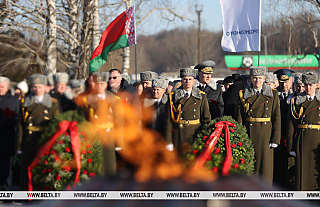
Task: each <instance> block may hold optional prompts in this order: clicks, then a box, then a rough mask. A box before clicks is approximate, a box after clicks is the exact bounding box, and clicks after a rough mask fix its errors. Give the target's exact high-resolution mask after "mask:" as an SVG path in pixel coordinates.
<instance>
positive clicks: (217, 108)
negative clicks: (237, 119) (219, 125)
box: [194, 60, 224, 119]
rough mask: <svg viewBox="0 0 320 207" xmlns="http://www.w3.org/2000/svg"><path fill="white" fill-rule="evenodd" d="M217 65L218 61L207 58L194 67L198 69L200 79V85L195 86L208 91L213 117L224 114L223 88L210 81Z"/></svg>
mask: <svg viewBox="0 0 320 207" xmlns="http://www.w3.org/2000/svg"><path fill="white" fill-rule="evenodd" d="M215 65H216V63H215V62H214V61H212V60H206V61H203V62H202V63H199V64H198V65H196V66H195V67H194V68H195V69H198V81H199V85H195V86H196V87H197V88H199V89H200V90H201V91H203V92H205V93H206V95H207V99H208V102H209V108H210V113H211V118H212V119H214V118H217V117H219V116H221V115H223V110H224V103H223V98H222V90H221V88H220V87H218V86H217V85H216V84H215V83H210V81H211V75H212V73H213V68H214V67H215Z"/></svg>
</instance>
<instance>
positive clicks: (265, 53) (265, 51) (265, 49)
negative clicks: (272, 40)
mask: <svg viewBox="0 0 320 207" xmlns="http://www.w3.org/2000/svg"><path fill="white" fill-rule="evenodd" d="M280 32H281V30H278V31H275V32H271V33H268V34H266V35H264V34H261V36H262V37H263V38H264V55H265V59H266V68H267V69H268V59H267V57H268V49H267V48H268V46H267V39H268V37H270V36H271V35H275V34H278V33H280Z"/></svg>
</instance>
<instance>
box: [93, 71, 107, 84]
mask: <svg viewBox="0 0 320 207" xmlns="http://www.w3.org/2000/svg"><path fill="white" fill-rule="evenodd" d="M94 77H95V79H96V81H97V82H108V81H109V72H100V73H98V74H97V75H96V76H94Z"/></svg>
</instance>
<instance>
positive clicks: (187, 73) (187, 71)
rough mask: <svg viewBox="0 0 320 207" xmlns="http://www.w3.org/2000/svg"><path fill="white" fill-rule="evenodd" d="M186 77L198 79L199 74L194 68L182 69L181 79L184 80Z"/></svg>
mask: <svg viewBox="0 0 320 207" xmlns="http://www.w3.org/2000/svg"><path fill="white" fill-rule="evenodd" d="M185 76H192V77H194V78H196V76H197V73H196V70H195V69H192V68H182V69H180V78H183V77H185Z"/></svg>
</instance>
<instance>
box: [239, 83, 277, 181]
mask: <svg viewBox="0 0 320 207" xmlns="http://www.w3.org/2000/svg"><path fill="white" fill-rule="evenodd" d="M239 97H240V103H239V115H238V122H239V123H242V124H243V125H244V126H245V127H246V128H247V132H248V135H249V137H250V138H251V139H252V142H253V145H254V149H255V158H256V164H255V174H256V175H257V176H258V175H259V174H260V175H262V178H263V179H265V180H266V181H267V182H268V183H269V184H272V179H273V148H269V144H270V143H275V144H279V143H280V130H281V126H280V122H281V116H280V105H279V96H278V93H277V91H276V90H274V89H271V88H270V87H269V86H268V85H267V84H265V83H264V84H263V85H262V92H261V94H260V95H259V96H257V95H256V94H255V93H254V90H253V86H252V85H250V86H248V87H247V88H245V89H244V90H241V91H240V92H239Z"/></svg>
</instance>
